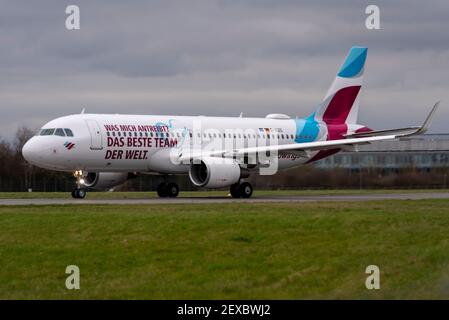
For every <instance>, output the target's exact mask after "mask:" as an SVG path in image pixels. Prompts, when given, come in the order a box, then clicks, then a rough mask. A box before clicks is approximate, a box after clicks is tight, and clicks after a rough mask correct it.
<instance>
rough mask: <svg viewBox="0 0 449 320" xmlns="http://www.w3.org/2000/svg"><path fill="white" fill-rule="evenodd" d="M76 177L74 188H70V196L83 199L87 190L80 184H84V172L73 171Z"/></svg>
mask: <svg viewBox="0 0 449 320" xmlns="http://www.w3.org/2000/svg"><path fill="white" fill-rule="evenodd" d="M73 176H74V177H75V178H76V188H75V189H73V190H72V198H74V199H84V198H85V197H86V194H87V191H86V189H85V188H83V187H82V186H83V185H84V179H85V173H84V172H83V171H82V170H77V171H75V172H74V173H73Z"/></svg>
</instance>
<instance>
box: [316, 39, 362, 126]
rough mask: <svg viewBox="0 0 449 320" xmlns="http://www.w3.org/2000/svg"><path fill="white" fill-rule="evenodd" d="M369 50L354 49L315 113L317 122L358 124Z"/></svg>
mask: <svg viewBox="0 0 449 320" xmlns="http://www.w3.org/2000/svg"><path fill="white" fill-rule="evenodd" d="M367 53H368V48H366V47H352V48H351V49H350V50H349V53H348V55H347V56H346V59H345V61H344V63H343V65H342V66H341V68H340V70H339V71H338V73H337V76H336V77H335V80H334V82H333V83H332V85H331V86H330V88H329V90H328V92H327V94H326V96H325V97H324V99H323V101H322V102H321V103H320V105H319V107H318V109H317V111H316V112H315V120H317V121H323V122H325V123H326V124H328V125H330V124H344V123H346V124H356V123H357V115H358V111H359V92H360V89H361V88H362V80H363V71H364V67H365V61H366V56H367Z"/></svg>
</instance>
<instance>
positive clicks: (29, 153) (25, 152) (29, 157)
mask: <svg viewBox="0 0 449 320" xmlns="http://www.w3.org/2000/svg"><path fill="white" fill-rule="evenodd" d="M22 156H23V157H24V158H25V160H26V161H28V162H29V163H35V162H36V160H37V157H38V149H37V146H36V144H35V143H34V141H33V138H31V139H30V140H28V141H27V142H26V143H25V144H24V145H23V147H22Z"/></svg>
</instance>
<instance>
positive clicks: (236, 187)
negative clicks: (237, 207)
mask: <svg viewBox="0 0 449 320" xmlns="http://www.w3.org/2000/svg"><path fill="white" fill-rule="evenodd" d="M252 194H253V186H252V185H251V184H250V183H249V182H243V183H234V184H233V185H231V196H232V197H233V198H249V197H251V195H252Z"/></svg>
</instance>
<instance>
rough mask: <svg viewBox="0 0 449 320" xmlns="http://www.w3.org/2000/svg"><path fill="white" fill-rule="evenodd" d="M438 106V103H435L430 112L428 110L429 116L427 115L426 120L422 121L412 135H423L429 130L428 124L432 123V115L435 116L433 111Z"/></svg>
mask: <svg viewBox="0 0 449 320" xmlns="http://www.w3.org/2000/svg"><path fill="white" fill-rule="evenodd" d="M439 104H440V101H437V102H436V103H435V104H434V105H433V108H432V110H430V112H429V114H428V115H427V118H426V120H424V123H423V124H422V126H421V127H419V129H418V130H416V132H415V133H414V134H423V133H424V132H426V131H427V129H429V126H430V123H431V122H432V118H433V115H434V114H435V111H437V109H438V105H439Z"/></svg>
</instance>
